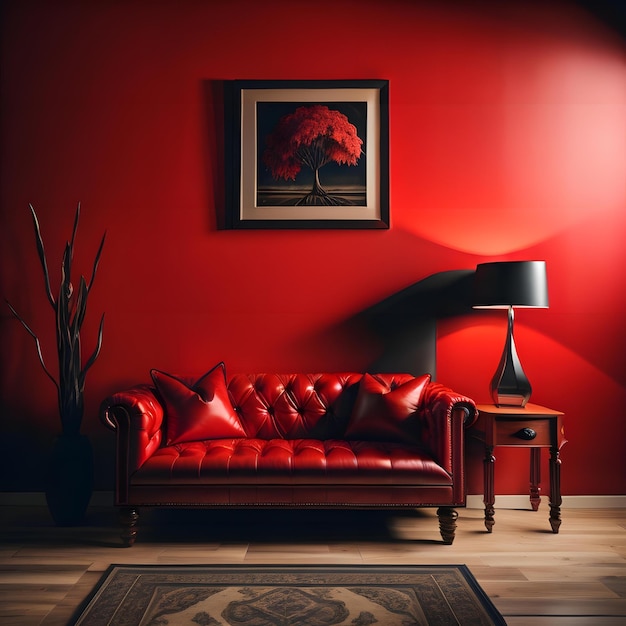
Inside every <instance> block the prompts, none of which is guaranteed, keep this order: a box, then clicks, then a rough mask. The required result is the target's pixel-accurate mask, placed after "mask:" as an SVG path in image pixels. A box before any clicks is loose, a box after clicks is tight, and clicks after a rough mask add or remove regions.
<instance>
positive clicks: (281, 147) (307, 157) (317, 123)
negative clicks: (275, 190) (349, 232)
mask: <svg viewBox="0 0 626 626" xmlns="http://www.w3.org/2000/svg"><path fill="white" fill-rule="evenodd" d="M362 145H363V141H362V140H361V139H360V138H359V136H358V135H357V129H356V127H355V126H354V125H353V124H351V123H350V122H349V120H348V118H347V117H346V116H345V115H344V114H343V113H341V112H340V111H336V110H333V109H329V108H328V107H327V106H324V105H321V104H314V105H310V106H300V107H298V108H297V109H296V110H295V111H294V112H293V113H290V114H288V115H284V116H283V117H281V118H280V120H279V121H278V124H276V127H275V128H274V130H273V131H272V133H271V134H270V135H269V136H268V137H267V138H266V149H265V151H264V153H263V162H264V163H265V165H266V166H267V167H268V168H269V170H270V171H271V173H272V176H273V177H274V179H275V180H280V179H284V180H295V179H296V176H297V175H298V173H299V172H300V170H301V169H302V166H303V165H305V166H306V167H309V168H311V170H313V173H314V176H315V179H314V182H313V188H312V189H311V191H310V192H309V193H308V194H307V195H306V196H304V197H303V198H301V199H300V200H299V201H298V202H296V206H298V205H318V206H319V205H324V206H332V205H339V204H344V201H343V200H342V199H341V198H339V197H336V196H333V195H332V194H329V193H327V192H326V190H325V189H324V188H323V187H322V185H321V184H320V179H319V170H320V169H321V168H322V167H323V166H324V165H326V164H327V163H330V162H331V161H334V162H335V163H337V164H339V165H356V164H357V163H358V161H359V157H360V156H361V146H362Z"/></svg>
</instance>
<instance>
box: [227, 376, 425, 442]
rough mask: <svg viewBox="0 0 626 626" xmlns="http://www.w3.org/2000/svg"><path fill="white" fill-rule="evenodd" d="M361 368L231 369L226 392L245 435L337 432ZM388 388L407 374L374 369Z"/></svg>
mask: <svg viewBox="0 0 626 626" xmlns="http://www.w3.org/2000/svg"><path fill="white" fill-rule="evenodd" d="M362 377H363V374H358V373H323V374H236V375H234V376H232V377H231V378H230V380H229V381H228V392H229V394H230V399H231V402H232V404H233V406H234V407H235V411H236V412H237V415H238V416H239V419H240V420H241V423H242V425H243V427H244V429H245V431H246V434H247V435H248V437H255V438H258V439H276V438H282V439H306V438H311V439H334V438H341V437H342V435H343V434H344V432H345V429H346V425H347V424H348V421H349V419H350V413H351V411H352V407H353V405H354V402H355V400H356V396H357V392H358V383H359V381H360V380H361V378H362ZM376 378H378V379H379V380H380V381H381V382H383V383H384V384H386V385H387V386H388V387H389V389H394V388H395V387H397V386H398V385H401V384H403V383H404V382H407V381H409V380H411V379H412V378H413V376H411V375H410V374H378V375H377V376H376Z"/></svg>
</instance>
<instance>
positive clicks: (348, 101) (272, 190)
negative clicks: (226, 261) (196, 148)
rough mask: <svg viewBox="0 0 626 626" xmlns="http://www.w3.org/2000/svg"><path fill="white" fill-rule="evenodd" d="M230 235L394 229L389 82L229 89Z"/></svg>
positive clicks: (240, 84)
mask: <svg viewBox="0 0 626 626" xmlns="http://www.w3.org/2000/svg"><path fill="white" fill-rule="evenodd" d="M225 95H226V100H225V114H226V133H225V144H226V155H225V173H226V227H227V228H234V229H238V228H389V81H387V80H347V81H341V80H331V81H320V80H303V81H299V80H295V81H292V80H279V81H262V80H241V81H229V82H227V83H226V89H225Z"/></svg>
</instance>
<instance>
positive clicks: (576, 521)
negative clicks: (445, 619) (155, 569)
mask: <svg viewBox="0 0 626 626" xmlns="http://www.w3.org/2000/svg"><path fill="white" fill-rule="evenodd" d="M459 512H460V516H459V520H458V529H457V536H456V540H455V542H454V544H453V545H452V546H446V545H443V544H442V543H441V542H440V536H439V533H438V524H437V518H436V514H435V512H434V510H431V509H425V510H420V511H417V512H407V513H403V514H393V513H382V512H371V511H370V512H358V511H354V512H342V511H311V512H303V511H274V512H269V511H256V512H246V511H232V512H224V511H220V512H211V511H200V510H199V511H193V512H184V511H178V512H173V511H146V512H145V513H144V514H143V515H142V519H141V522H140V533H139V536H138V539H137V543H136V544H135V546H134V547H132V548H122V547H121V542H120V541H119V539H118V528H117V515H116V512H115V511H114V510H113V509H109V508H102V509H93V510H92V509H90V510H89V512H88V518H87V520H86V524H85V525H84V526H82V527H80V528H57V527H55V526H54V525H53V524H52V522H51V521H50V518H49V516H48V513H47V510H46V509H45V508H41V507H36V506H29V507H0V515H1V516H2V517H1V520H2V521H1V522H0V531H1V533H2V534H1V538H2V540H1V545H0V624H2V625H3V626H5V625H9V624H20V625H24V624H29V625H30V624H45V625H46V626H49V625H51V624H63V625H64V624H67V623H68V621H69V620H70V618H71V616H72V614H73V613H74V611H75V610H76V608H77V607H79V606H80V604H81V602H82V601H83V600H84V599H85V597H86V596H87V595H88V594H89V592H90V591H91V589H92V588H93V587H94V586H95V585H96V584H97V582H98V580H99V579H100V577H101V575H102V573H103V572H104V570H105V569H106V568H107V567H108V565H110V564H111V563H126V564H141V563H159V564H174V563H175V564H180V563H188V564H194V563H204V564H212V563H232V564H241V563H255V564H263V563H267V564H281V563H292V564H307V563H338V564H365V565H367V564H372V565H377V564H396V563H397V564H465V565H467V566H468V567H469V568H470V570H471V571H472V573H473V574H474V576H475V577H476V579H477V580H478V582H479V583H480V584H481V586H482V587H483V589H484V590H485V591H486V592H487V594H488V595H489V596H490V597H491V599H492V600H493V602H494V604H495V605H496V607H497V608H498V609H499V610H500V612H501V613H502V614H503V615H504V617H505V619H506V621H507V623H508V624H509V626H521V625H524V626H542V625H544V624H550V625H555V626H560V625H563V626H565V625H567V626H582V625H583V624H584V625H589V626H609V625H610V626H617V625H618V624H619V625H620V626H623V625H624V624H626V510H625V509H602V510H597V509H595V510H590V509H569V510H568V509H564V510H563V525H562V526H561V531H560V533H559V534H558V535H554V534H553V533H552V532H551V531H550V530H549V524H548V519H547V517H548V509H547V503H544V504H542V506H541V508H540V510H539V511H538V512H533V511H530V510H524V511H512V510H498V509H496V525H495V528H494V532H493V533H492V534H487V533H486V532H485V529H484V526H483V522H482V511H480V510H476V509H460V510H459Z"/></svg>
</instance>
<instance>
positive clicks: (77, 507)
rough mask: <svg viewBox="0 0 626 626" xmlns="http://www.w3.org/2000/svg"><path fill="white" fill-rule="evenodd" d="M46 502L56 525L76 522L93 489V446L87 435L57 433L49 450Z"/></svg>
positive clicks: (83, 513)
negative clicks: (58, 434)
mask: <svg viewBox="0 0 626 626" xmlns="http://www.w3.org/2000/svg"><path fill="white" fill-rule="evenodd" d="M47 469H48V474H47V476H46V486H45V489H46V502H47V504H48V510H49V511H50V514H51V515H52V519H53V520H54V522H55V524H56V525H57V526H77V525H79V524H81V523H82V522H83V521H84V519H85V513H86V512H87V507H88V506H89V501H90V500H91V494H92V492H93V475H94V464H93V448H92V446H91V442H90V441H89V439H88V437H87V436H86V435H80V434H76V435H60V436H59V437H58V438H57V439H56V441H55V443H54V446H53V448H52V450H51V453H50V458H49V462H48V468H47Z"/></svg>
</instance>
